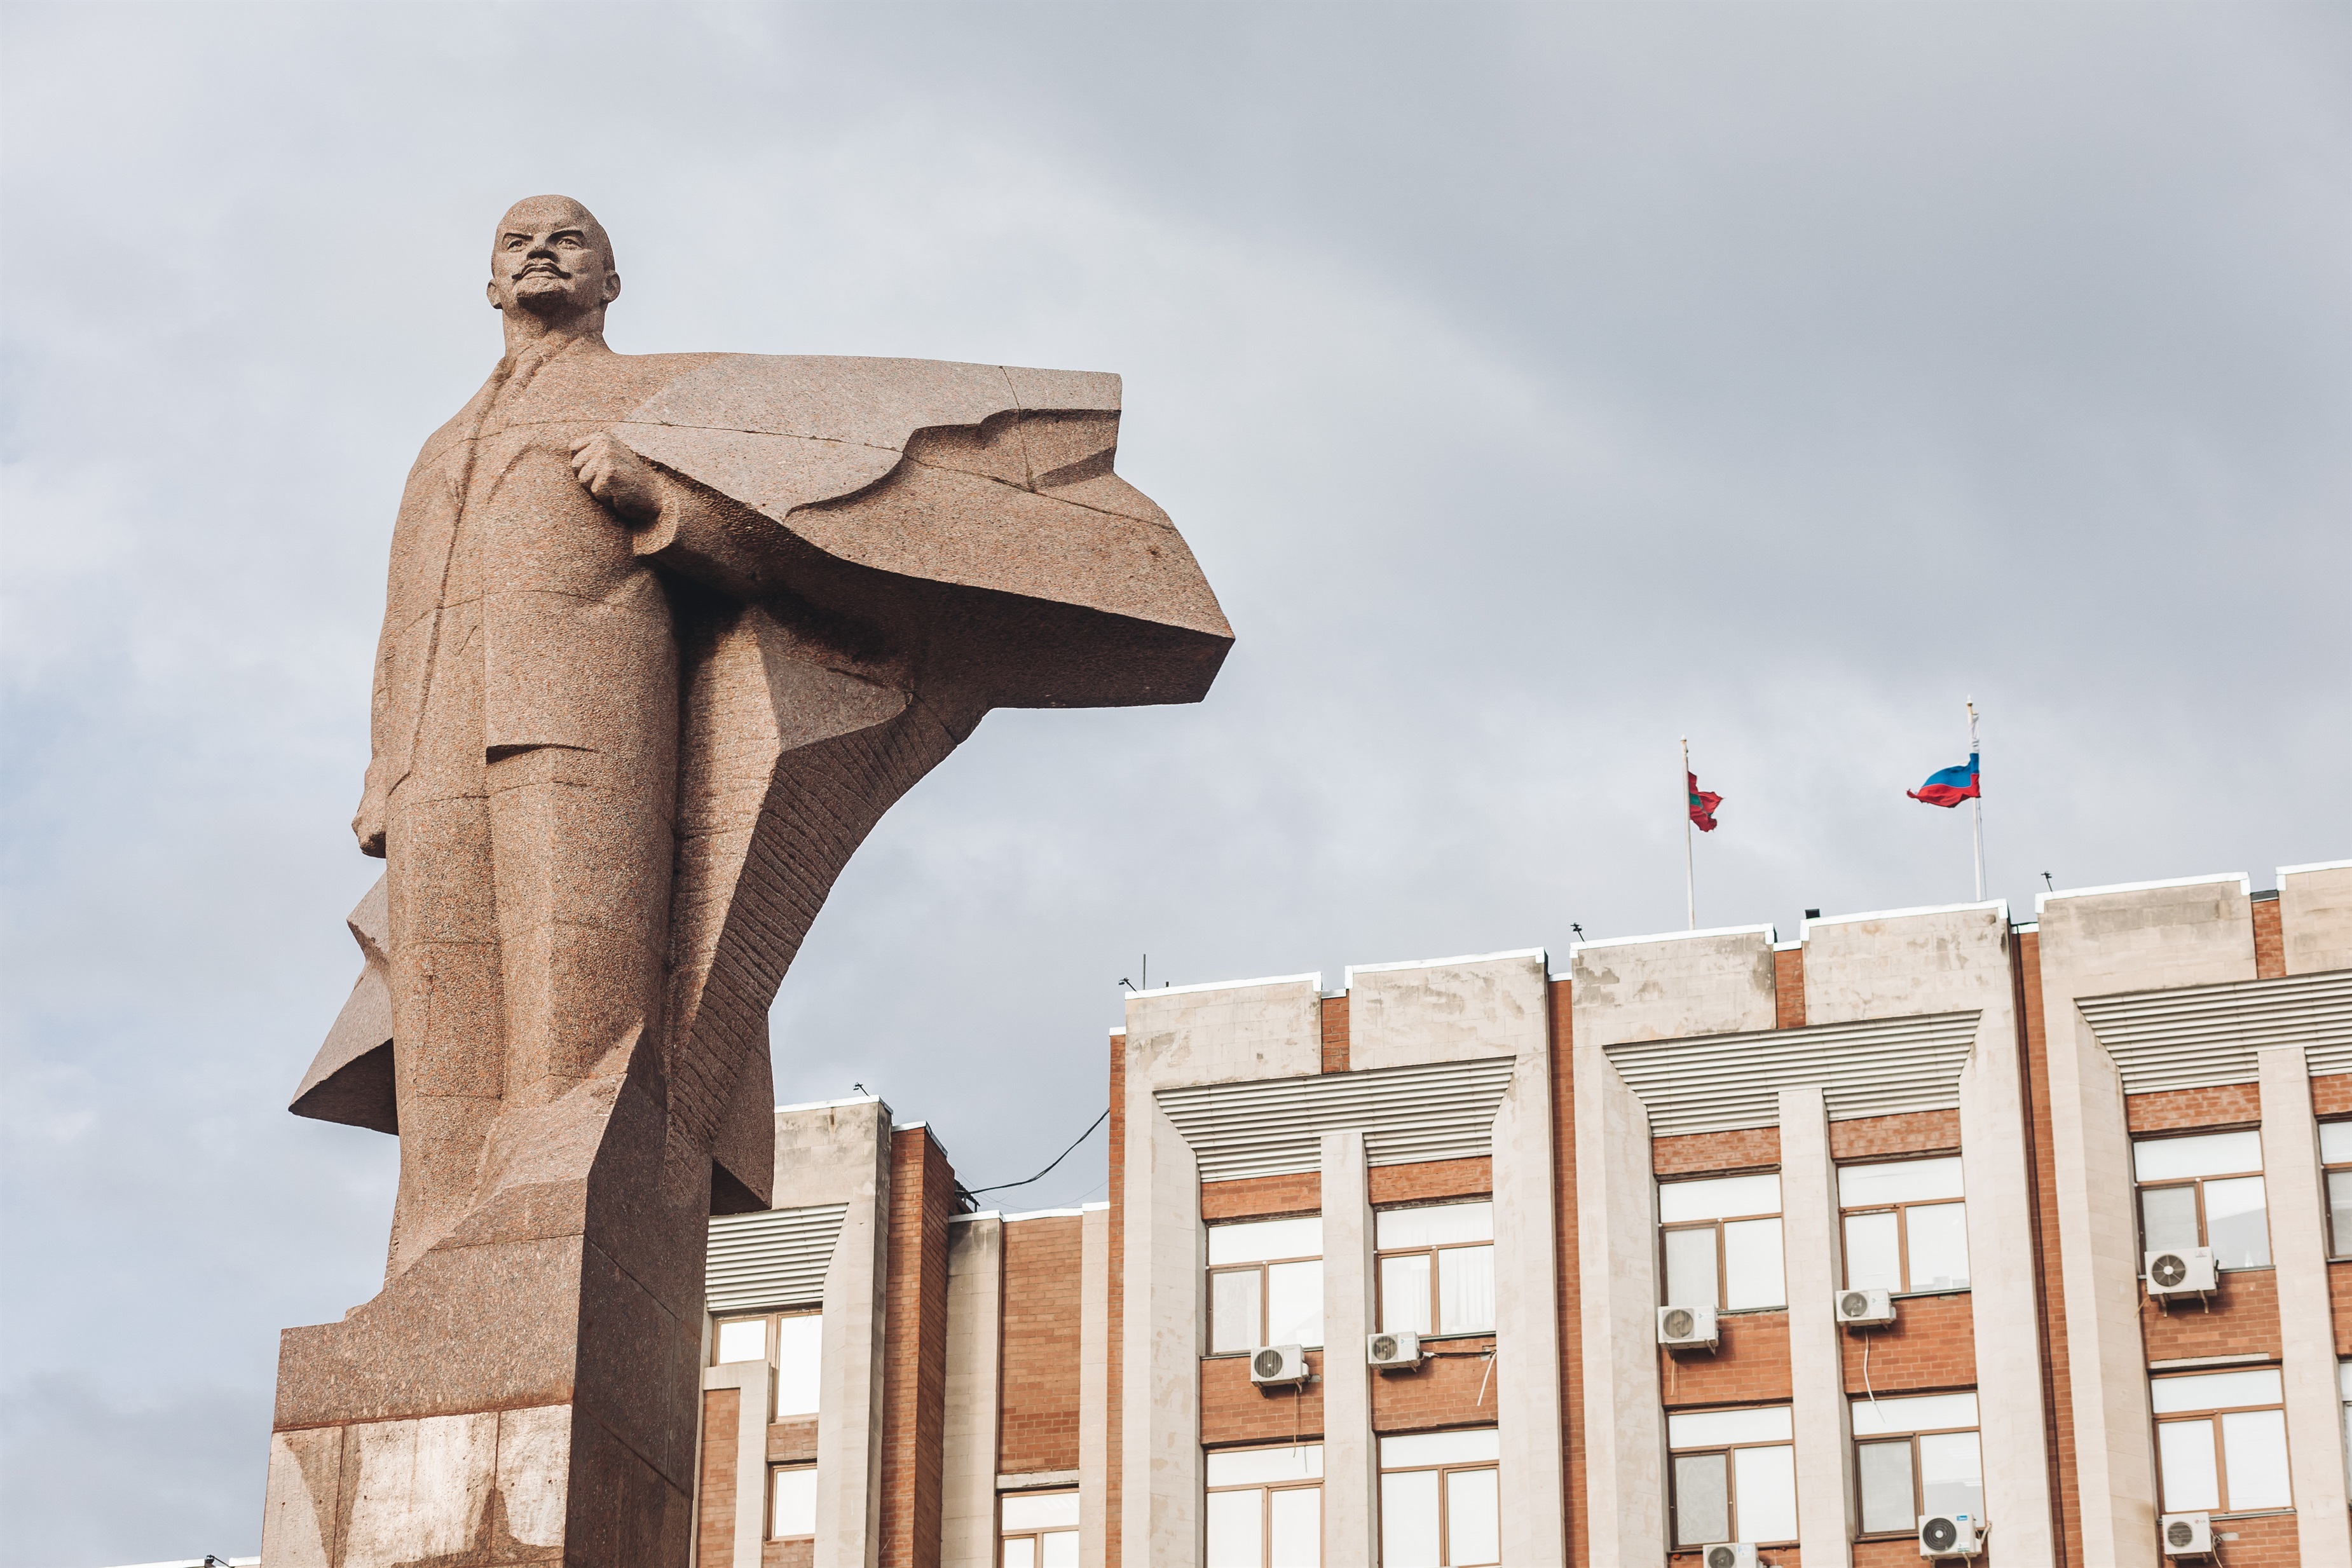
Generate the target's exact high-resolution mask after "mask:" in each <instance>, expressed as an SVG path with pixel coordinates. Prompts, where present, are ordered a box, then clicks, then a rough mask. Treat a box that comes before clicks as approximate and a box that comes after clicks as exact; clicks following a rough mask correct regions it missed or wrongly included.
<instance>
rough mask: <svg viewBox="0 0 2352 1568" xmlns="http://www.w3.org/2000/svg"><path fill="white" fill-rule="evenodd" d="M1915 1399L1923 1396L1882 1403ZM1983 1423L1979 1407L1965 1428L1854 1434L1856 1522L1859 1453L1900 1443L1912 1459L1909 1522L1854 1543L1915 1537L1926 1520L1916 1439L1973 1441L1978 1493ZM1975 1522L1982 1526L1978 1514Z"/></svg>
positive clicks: (1858, 1537) (1871, 1533) (1871, 1532)
mask: <svg viewBox="0 0 2352 1568" xmlns="http://www.w3.org/2000/svg"><path fill="white" fill-rule="evenodd" d="M1967 1392H1968V1393H1969V1397H1970V1398H1971V1399H1974V1397H1975V1391H1974V1390H1969V1391H1967ZM1916 1397H1922V1396H1916V1395H1907V1396H1896V1397H1891V1398H1889V1399H1887V1400H1885V1404H1888V1405H1900V1404H1902V1403H1904V1402H1905V1401H1906V1400H1907V1399H1910V1398H1916ZM1924 1397H1928V1398H1936V1397H1943V1396H1935V1395H1929V1396H1924ZM1866 1403H1868V1401H1867V1400H1866V1399H1855V1400H1853V1405H1854V1406H1856V1407H1857V1408H1859V1407H1860V1406H1863V1405H1864V1404H1866ZM1982 1419H1983V1413H1982V1408H1981V1406H1979V1410H1978V1416H1977V1419H1976V1420H1974V1421H1971V1422H1970V1423H1969V1425H1967V1426H1965V1427H1954V1426H1942V1427H1912V1428H1911V1429H1910V1430H1908V1431H1906V1432H1885V1433H1874V1434H1872V1435H1871V1436H1868V1437H1864V1436H1861V1435H1859V1434H1857V1435H1856V1436H1855V1437H1854V1439H1853V1501H1854V1514H1855V1517H1856V1518H1857V1519H1859V1518H1860V1517H1861V1516H1862V1508H1863V1495H1862V1450H1863V1449H1864V1448H1874V1447H1878V1446H1881V1445H1885V1446H1887V1447H1892V1446H1893V1445H1895V1444H1897V1443H1901V1444H1904V1445H1906V1446H1907V1447H1908V1448H1909V1449H1910V1455H1911V1508H1910V1521H1911V1522H1907V1523H1906V1524H1905V1525H1903V1526H1902V1527H1901V1528H1899V1529H1880V1530H1869V1529H1864V1530H1861V1531H1859V1532H1858V1533H1857V1534H1856V1535H1855V1536H1854V1539H1855V1540H1856V1541H1899V1540H1903V1539H1906V1538H1907V1537H1909V1536H1911V1535H1913V1534H1915V1533H1916V1531H1917V1529H1918V1525H1917V1522H1916V1521H1918V1520H1920V1519H1923V1518H1925V1517H1926V1515H1927V1496H1926V1491H1927V1485H1926V1482H1925V1480H1924V1479H1923V1478H1922V1477H1921V1475H1920V1462H1919V1439H1920V1438H1922V1437H1953V1436H1958V1435H1960V1434H1966V1435H1967V1436H1969V1437H1974V1438H1976V1440H1977V1485H1978V1487H1979V1489H1981V1488H1982V1487H1983V1485H1984V1436H1983V1432H1982V1429H1981V1422H1982ZM1979 1506H1981V1505H1979ZM1977 1522H1978V1523H1979V1524H1981V1523H1983V1522H1984V1521H1983V1517H1982V1515H1981V1514H1979V1517H1978V1520H1977Z"/></svg>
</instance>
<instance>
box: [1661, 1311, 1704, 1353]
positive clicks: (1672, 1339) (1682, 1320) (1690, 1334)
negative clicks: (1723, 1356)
mask: <svg viewBox="0 0 2352 1568" xmlns="http://www.w3.org/2000/svg"><path fill="white" fill-rule="evenodd" d="M1658 1343H1660V1344H1662V1345H1664V1346H1665V1347H1666V1348H1667V1349H1669V1350H1699V1349H1703V1348H1710V1347H1712V1346H1714V1345H1715V1344H1717V1343H1719V1336H1718V1335H1717V1333H1716V1328H1715V1309H1714V1308H1713V1307H1660V1308H1659V1309H1658Z"/></svg>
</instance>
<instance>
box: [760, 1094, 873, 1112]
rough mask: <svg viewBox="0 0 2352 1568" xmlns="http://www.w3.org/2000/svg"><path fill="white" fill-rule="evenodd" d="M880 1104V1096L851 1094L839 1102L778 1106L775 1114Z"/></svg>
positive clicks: (828, 1101) (809, 1101) (812, 1102)
mask: <svg viewBox="0 0 2352 1568" xmlns="http://www.w3.org/2000/svg"><path fill="white" fill-rule="evenodd" d="M880 1103H882V1096H880V1095H879V1094H852V1095H849V1096H848V1097H847V1098H845V1099H841V1100H803V1101H802V1102H801V1103H799V1104H797V1105H779V1106H777V1107H776V1113H777V1114H778V1115H782V1113H785V1112H786V1111H833V1110H838V1109H839V1108H840V1107H842V1106H844V1105H879V1104H880Z"/></svg>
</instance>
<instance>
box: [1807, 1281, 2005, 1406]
mask: <svg viewBox="0 0 2352 1568" xmlns="http://www.w3.org/2000/svg"><path fill="white" fill-rule="evenodd" d="M1839 1334H1840V1337H1841V1338H1842V1339H1843V1341H1844V1343H1843V1344H1842V1345H1840V1346H1839V1347H1838V1349H1839V1354H1840V1356H1841V1358H1842V1360H1843V1365H1844V1369H1845V1391H1846V1392H1847V1393H1848V1394H1862V1393H1865V1392H1867V1393H1874V1394H1881V1395H1885V1394H1907V1393H1914V1392H1919V1391H1924V1390H1927V1389H1943V1388H1974V1387H1975V1386H1976V1384H1977V1344H1976V1306H1975V1302H1974V1300H1973V1299H1972V1298H1971V1297H1970V1296H1969V1293H1968V1292H1967V1291H1960V1292H1959V1293H1958V1294H1957V1295H1950V1296H1906V1297H1905V1298H1904V1299H1903V1300H1901V1301H1897V1302H1895V1321H1894V1322H1892V1323H1889V1324H1888V1325H1887V1326H1886V1327H1885V1328H1881V1329H1842V1330H1840V1331H1839ZM1865 1352H1867V1353H1868V1354H1869V1357H1870V1364H1869V1368H1868V1370H1869V1378H1870V1381H1869V1386H1868V1388H1867V1389H1865V1388H1864V1385H1863V1373H1864V1366H1863V1356H1864V1353H1865Z"/></svg>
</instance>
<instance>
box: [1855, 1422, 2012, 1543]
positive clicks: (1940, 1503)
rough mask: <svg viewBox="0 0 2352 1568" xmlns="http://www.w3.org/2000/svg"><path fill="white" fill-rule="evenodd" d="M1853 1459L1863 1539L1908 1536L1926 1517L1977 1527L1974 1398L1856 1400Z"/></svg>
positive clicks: (1980, 1479)
mask: <svg viewBox="0 0 2352 1568" xmlns="http://www.w3.org/2000/svg"><path fill="white" fill-rule="evenodd" d="M1853 1458H1854V1470H1855V1475H1856V1478H1857V1479H1858V1480H1859V1481H1860V1483H1861V1486H1860V1490H1861V1494H1862V1532H1863V1533H1864V1535H1908V1534H1910V1533H1911V1532H1912V1531H1915V1530H1916V1529H1917V1528H1918V1526H1919V1521H1920V1519H1921V1517H1922V1516H1923V1515H1927V1514H1931V1513H1940V1514H1961V1513H1965V1514H1967V1515H1968V1516H1969V1518H1970V1519H1973V1520H1975V1521H1978V1522H1979V1523H1980V1524H1981V1523H1982V1522H1983V1521H1984V1455H1983V1453H1982V1451H1981V1450H1980V1449H1979V1446H1978V1443H1977V1396H1975V1395H1973V1394H1927V1395H1921V1396H1916V1397H1912V1398H1907V1399H1857V1400H1855V1401H1854V1402H1853Z"/></svg>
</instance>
